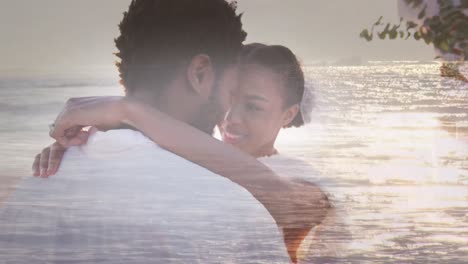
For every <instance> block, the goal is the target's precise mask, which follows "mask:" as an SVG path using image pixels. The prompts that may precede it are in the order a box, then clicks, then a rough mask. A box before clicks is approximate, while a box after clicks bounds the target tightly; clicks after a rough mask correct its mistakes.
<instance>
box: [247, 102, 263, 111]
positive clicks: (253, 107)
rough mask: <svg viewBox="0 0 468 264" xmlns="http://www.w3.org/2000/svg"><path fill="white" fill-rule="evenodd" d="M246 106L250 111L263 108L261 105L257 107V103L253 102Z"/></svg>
mask: <svg viewBox="0 0 468 264" xmlns="http://www.w3.org/2000/svg"><path fill="white" fill-rule="evenodd" d="M246 108H247V110H248V111H261V110H262V109H261V108H260V107H257V106H256V105H254V104H252V103H247V105H246Z"/></svg>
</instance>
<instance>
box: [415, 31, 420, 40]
mask: <svg viewBox="0 0 468 264" xmlns="http://www.w3.org/2000/svg"><path fill="white" fill-rule="evenodd" d="M413 37H414V39H415V40H420V39H421V34H420V33H419V32H418V31H416V32H414V34H413Z"/></svg>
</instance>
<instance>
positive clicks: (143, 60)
mask: <svg viewBox="0 0 468 264" xmlns="http://www.w3.org/2000/svg"><path fill="white" fill-rule="evenodd" d="M236 6H237V5H236V2H232V3H228V2H226V1H225V0H133V1H132V2H131V3H130V7H129V9H128V11H127V12H125V13H124V17H123V20H122V22H121V23H120V25H119V28H120V36H119V37H117V38H116V39H115V44H116V46H117V49H118V52H117V53H116V55H117V57H119V58H120V62H117V63H116V65H117V67H118V70H119V73H120V78H121V83H122V84H123V85H124V87H125V89H126V92H127V94H131V93H132V92H134V91H135V90H137V89H146V90H151V89H157V88H159V89H161V88H162V87H164V86H165V85H166V84H167V83H168V82H170V81H171V80H172V79H173V78H174V77H175V75H176V73H177V72H178V71H179V70H180V69H183V68H182V66H184V65H188V63H189V62H190V61H191V59H192V58H193V57H194V56H196V55H197V54H206V55H208V56H210V58H211V61H212V63H213V68H214V69H215V73H216V74H219V73H221V72H222V71H223V70H224V67H225V66H227V65H229V64H232V63H235V62H236V59H237V58H238V55H239V53H240V51H241V49H242V42H243V41H244V40H245V37H246V35H247V34H246V33H245V32H244V31H243V30H242V23H241V15H237V14H236ZM155 92H158V91H155Z"/></svg>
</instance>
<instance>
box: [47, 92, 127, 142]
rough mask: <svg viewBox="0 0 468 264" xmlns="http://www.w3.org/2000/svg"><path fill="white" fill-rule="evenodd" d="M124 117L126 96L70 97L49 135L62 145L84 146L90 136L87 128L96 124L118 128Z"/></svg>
mask: <svg viewBox="0 0 468 264" xmlns="http://www.w3.org/2000/svg"><path fill="white" fill-rule="evenodd" d="M124 118H125V99H124V97H121V96H95V97H78V98H71V99H69V100H68V101H67V103H66V104H65V107H64V108H63V110H62V112H61V113H60V114H59V115H58V117H57V119H56V120H55V123H54V126H53V127H52V128H51V131H50V136H51V137H52V138H54V139H55V140H57V142H58V144H60V145H61V146H62V147H69V146H76V145H82V144H84V143H85V142H86V140H87V138H88V137H87V136H88V135H87V131H85V130H83V128H84V127H87V126H93V127H96V128H98V129H99V130H109V129H113V128H118V127H120V126H121V124H122V120H123V119H124Z"/></svg>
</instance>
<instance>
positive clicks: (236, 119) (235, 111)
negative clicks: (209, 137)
mask: <svg viewBox="0 0 468 264" xmlns="http://www.w3.org/2000/svg"><path fill="white" fill-rule="evenodd" d="M241 112H242V111H241V109H240V107H236V106H232V107H231V108H229V110H228V112H227V113H226V117H225V118H224V119H225V120H226V121H229V122H230V123H240V121H241V120H242V113H241Z"/></svg>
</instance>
